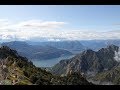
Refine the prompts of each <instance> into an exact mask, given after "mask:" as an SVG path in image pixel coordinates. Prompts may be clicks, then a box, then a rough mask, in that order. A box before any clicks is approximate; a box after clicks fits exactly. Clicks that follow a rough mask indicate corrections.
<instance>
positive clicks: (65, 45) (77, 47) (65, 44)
mask: <svg viewBox="0 0 120 90" xmlns="http://www.w3.org/2000/svg"><path fill="white" fill-rule="evenodd" d="M26 42H28V43H29V44H31V45H41V46H44V45H48V46H52V47H56V48H59V49H65V50H67V51H71V52H73V53H74V52H75V53H76V52H77V53H78V52H81V51H83V50H85V49H86V47H85V46H84V45H82V44H81V42H80V41H47V42H31V41H26Z"/></svg>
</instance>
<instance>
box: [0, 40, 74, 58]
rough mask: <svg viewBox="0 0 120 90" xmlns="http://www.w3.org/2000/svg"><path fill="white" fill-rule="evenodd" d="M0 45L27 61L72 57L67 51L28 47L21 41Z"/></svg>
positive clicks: (53, 48) (49, 47)
mask: <svg viewBox="0 0 120 90" xmlns="http://www.w3.org/2000/svg"><path fill="white" fill-rule="evenodd" d="M1 45H2V46H8V47H10V48H11V49H14V50H16V51H17V52H18V53H19V54H20V55H22V56H25V57H27V58H29V59H38V60H40V59H52V58H58V57H61V56H67V55H68V56H69V55H72V53H71V52H69V51H67V50H63V49H57V48H55V47H52V46H48V45H46V46H45V45H44V46H41V45H29V44H27V43H26V42H21V41H13V42H6V43H2V44H1Z"/></svg>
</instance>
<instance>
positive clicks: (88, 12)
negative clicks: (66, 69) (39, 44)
mask: <svg viewBox="0 0 120 90" xmlns="http://www.w3.org/2000/svg"><path fill="white" fill-rule="evenodd" d="M28 30H29V31H30V33H31V34H32V33H34V34H35V33H36V32H40V33H43V32H47V31H49V32H53V33H52V34H50V35H49V36H48V37H51V36H54V37H57V36H59V35H57V36H56V35H55V34H56V33H59V32H60V31H66V33H68V32H67V31H69V33H70V31H72V32H73V31H76V30H77V32H79V31H80V32H81V31H87V30H88V31H89V32H91V33H92V32H94V31H95V32H101V31H102V32H106V31H111V30H112V31H116V30H118V31H119V30H120V5H13V6H12V5H1V6H0V31H1V33H2V34H1V35H0V36H1V38H3V34H4V35H9V34H10V35H17V37H18V36H20V37H21V38H28V37H29V36H31V34H30V33H29V35H28V34H27V35H26V32H28ZM40 30H42V31H40ZM43 30H44V31H43ZM50 30H51V31H50ZM118 31H117V32H118ZM18 32H19V35H18ZM20 32H21V33H20ZM23 32H24V33H23ZM72 32H71V33H70V34H69V35H71V34H72ZM77 32H76V33H77ZM40 33H39V34H38V33H37V35H35V37H38V36H40V35H41V34H40ZM64 33H65V32H64ZM81 34H82V33H81ZM43 35H44V34H43ZM45 35H46V33H45ZM60 35H61V34H60ZM69 35H68V36H69ZM82 35H83V34H82ZM90 35H92V36H93V37H94V38H95V37H96V36H98V34H96V33H94V34H93V33H92V34H90ZM110 35H111V34H110ZM115 35H116V34H115ZM118 35H119V34H118ZM73 36H75V35H73ZM83 36H85V35H83ZM105 36H106V35H105ZM7 37H8V36H6V37H5V36H4V38H7ZM77 37H78V36H77ZM90 37H91V36H90ZM98 37H100V36H98ZM102 37H104V36H102ZM113 37H114V38H115V36H113ZM29 38H30V37H29ZM62 38H65V36H63V37H62ZM71 38H72V37H71ZM78 38H81V37H78ZM87 38H89V37H87Z"/></svg>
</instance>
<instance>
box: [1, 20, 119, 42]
mask: <svg viewBox="0 0 120 90" xmlns="http://www.w3.org/2000/svg"><path fill="white" fill-rule="evenodd" d="M65 24H68V23H66V22H59V21H43V20H27V21H21V22H16V23H15V22H12V21H9V20H7V19H0V40H8V41H11V40H38V41H40V40H51V41H54V40H56V41H59V40H93V39H120V31H119V30H117V31H109V32H97V31H96V32H95V31H91V30H63V25H65Z"/></svg>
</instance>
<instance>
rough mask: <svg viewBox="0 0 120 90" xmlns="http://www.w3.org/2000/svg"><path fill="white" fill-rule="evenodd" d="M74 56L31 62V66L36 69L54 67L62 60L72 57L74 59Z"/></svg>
mask: <svg viewBox="0 0 120 90" xmlns="http://www.w3.org/2000/svg"><path fill="white" fill-rule="evenodd" d="M74 56H75V55H71V56H64V57H59V58H54V59H47V60H38V59H35V60H32V62H33V64H34V65H35V66H37V67H51V66H54V65H55V64H57V63H58V62H59V61H60V60H63V59H70V58H72V57H74Z"/></svg>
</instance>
